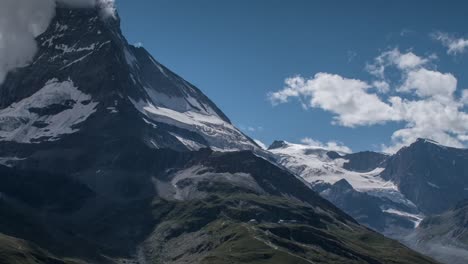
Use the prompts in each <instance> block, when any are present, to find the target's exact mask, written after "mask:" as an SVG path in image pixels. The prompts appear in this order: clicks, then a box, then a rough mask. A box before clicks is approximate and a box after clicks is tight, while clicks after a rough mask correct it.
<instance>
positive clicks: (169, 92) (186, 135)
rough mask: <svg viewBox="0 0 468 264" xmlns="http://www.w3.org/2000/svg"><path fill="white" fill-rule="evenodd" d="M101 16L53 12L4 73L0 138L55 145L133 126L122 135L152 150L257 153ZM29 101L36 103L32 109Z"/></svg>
mask: <svg viewBox="0 0 468 264" xmlns="http://www.w3.org/2000/svg"><path fill="white" fill-rule="evenodd" d="M100 12H101V11H100V10H99V8H65V7H63V6H59V7H58V8H57V12H56V16H55V17H54V19H53V20H52V22H51V23H50V26H49V28H48V29H47V30H46V31H45V32H44V33H43V34H41V35H40V36H38V37H37V42H38V46H39V51H38V52H37V54H36V56H35V58H34V60H33V62H32V63H31V64H30V65H28V66H26V67H23V68H20V69H18V70H16V71H14V72H11V73H9V74H8V76H7V78H6V80H5V82H4V83H3V84H2V85H1V86H0V109H3V110H1V111H0V141H12V142H17V143H41V142H50V141H57V140H59V139H60V138H62V136H65V135H68V134H73V133H77V132H85V131H87V130H88V129H94V130H95V129H98V128H99V129H103V128H102V127H101V126H102V125H103V124H106V123H107V122H109V126H114V127H115V126H121V125H124V124H126V125H128V124H129V123H132V124H133V128H134V129H133V131H132V132H128V133H129V134H128V135H127V136H130V135H131V136H132V137H139V138H141V139H142V140H143V141H145V142H146V143H147V144H148V145H150V146H152V147H155V148H173V149H178V150H180V149H186V150H198V149H200V148H207V147H209V148H212V149H215V150H220V151H231V150H247V149H249V150H254V149H257V148H258V146H257V145H256V143H255V142H254V141H253V140H251V139H250V138H248V137H247V136H245V135H244V134H243V133H242V132H241V131H240V130H239V129H237V128H236V127H235V126H234V125H232V123H231V121H230V120H229V118H228V117H227V116H226V115H225V114H224V113H223V112H222V111H221V110H220V109H219V108H218V107H217V106H216V105H215V104H214V103H213V102H212V101H211V100H210V99H209V98H208V97H206V96H205V95H204V94H203V93H202V92H201V91H200V90H199V89H198V88H197V87H195V86H193V85H192V84H190V83H189V82H187V81H186V80H184V79H183V78H181V77H180V76H178V75H176V74H175V73H173V72H172V71H170V70H169V69H167V68H166V67H164V66H163V65H161V64H160V63H159V62H157V61H156V60H155V59H154V58H153V57H152V56H151V55H150V54H149V53H148V52H147V51H146V50H145V49H144V48H142V47H135V46H132V45H129V44H128V42H127V40H126V39H125V38H124V36H123V35H122V32H121V30H120V20H119V18H118V15H117V14H116V18H115V19H101V17H100ZM51 87H53V88H51ZM64 87H66V88H64ZM30 101H34V102H37V105H35V106H34V109H32V108H31V107H29V104H28V102H30ZM77 108H78V109H80V111H77V110H76V109H77ZM51 109H53V110H51ZM78 112H79V113H80V114H79V117H77V118H71V117H70V115H71V113H78ZM70 120H74V121H73V122H71V121H70ZM104 120H106V122H104ZM135 120H138V121H135ZM100 121H101V122H100ZM134 123H135V124H134ZM93 124H96V125H93ZM110 124H112V125H110ZM91 127H92V128H91ZM90 134H91V131H90ZM31 135H34V136H31Z"/></svg>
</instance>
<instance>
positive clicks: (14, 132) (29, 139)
mask: <svg viewBox="0 0 468 264" xmlns="http://www.w3.org/2000/svg"><path fill="white" fill-rule="evenodd" d="M91 99H92V98H91V96H90V95H87V94H84V93H83V92H81V91H80V90H78V88H77V87H75V85H74V83H73V82H72V81H71V80H67V81H64V82H59V81H58V80H57V79H52V80H49V81H48V82H47V83H46V84H45V86H44V87H43V88H41V89H40V90H39V91H37V92H36V93H35V94H33V95H32V96H30V97H28V98H25V99H23V100H21V101H19V102H17V103H14V104H12V105H10V106H9V107H7V108H5V109H2V110H0V141H14V142H20V143H38V142H40V141H55V140H58V139H59V137H60V136H61V135H64V134H71V133H74V132H76V131H78V129H77V128H75V127H74V126H76V125H77V124H80V123H82V122H83V121H85V120H86V119H87V118H88V117H89V116H90V115H91V114H93V113H94V112H95V111H96V109H95V108H96V106H97V103H96V102H92V101H91ZM88 101H89V103H86V104H85V103H82V102H88Z"/></svg>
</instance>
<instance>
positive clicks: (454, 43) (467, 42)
mask: <svg viewBox="0 0 468 264" xmlns="http://www.w3.org/2000/svg"><path fill="white" fill-rule="evenodd" d="M431 36H432V38H433V39H435V40H437V41H440V42H441V43H442V45H444V46H445V47H446V48H447V54H450V55H457V54H460V53H464V52H465V51H466V50H467V49H468V39H464V38H455V37H453V36H450V35H449V34H447V33H444V32H435V33H433V34H431Z"/></svg>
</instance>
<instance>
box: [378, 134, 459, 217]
mask: <svg viewBox="0 0 468 264" xmlns="http://www.w3.org/2000/svg"><path fill="white" fill-rule="evenodd" d="M381 176H382V178H384V179H387V180H391V181H392V182H394V183H395V184H397V185H398V187H399V189H400V191H401V192H402V193H403V194H404V195H405V196H406V197H408V199H410V200H411V201H413V202H414V203H415V204H416V205H417V206H418V207H419V208H420V209H421V210H422V211H423V212H424V213H426V214H437V213H442V212H444V211H446V210H448V209H449V208H451V207H452V206H454V205H455V204H456V203H458V202H460V201H462V200H464V199H468V150H467V149H456V148H450V147H445V146H441V145H439V144H437V143H436V142H433V141H430V140H426V139H419V140H418V141H416V142H415V143H414V144H412V145H411V146H409V147H406V148H403V149H401V150H400V151H399V152H398V153H396V154H395V155H393V156H392V157H391V158H389V159H388V160H387V165H386V167H385V170H384V171H383V172H382V174H381Z"/></svg>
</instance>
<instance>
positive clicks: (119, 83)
mask: <svg viewBox="0 0 468 264" xmlns="http://www.w3.org/2000/svg"><path fill="white" fill-rule="evenodd" d="M119 23H120V22H119V19H118V18H116V19H109V20H102V19H101V18H100V16H99V11H98V10H97V9H68V8H63V7H59V8H58V9H57V14H56V17H55V18H54V20H53V21H52V23H51V24H50V26H49V28H48V29H47V31H46V32H44V33H43V34H42V35H40V36H39V37H38V38H37V41H38V43H39V51H38V53H37V54H36V56H35V58H34V60H33V62H32V63H31V64H30V65H28V66H25V67H23V68H20V69H17V70H15V71H14V72H11V73H9V74H8V76H7V78H6V80H5V82H4V83H3V84H2V85H1V86H0V109H1V110H0V161H1V164H2V165H0V215H1V217H0V234H1V235H0V263H39V264H46V263H47V264H49V263H106V264H107V263H113V264H123V263H126V264H128V263H133V264H137V263H138V264H145V263H174V264H175V263H435V262H434V261H433V260H431V259H429V258H427V257H425V256H423V255H420V254H418V253H416V252H414V251H412V250H410V249H408V248H407V247H405V246H403V245H402V244H399V243H398V242H396V241H393V240H390V239H388V238H386V237H384V236H382V235H380V234H378V233H376V232H374V231H371V230H369V229H367V228H366V227H364V226H362V225H360V224H358V223H357V222H356V221H355V220H354V219H353V218H351V217H350V216H349V215H347V214H345V213H344V212H342V211H341V210H340V209H338V208H337V207H335V206H334V205H333V204H332V203H330V202H329V201H327V200H325V199H323V198H322V197H320V196H319V195H318V194H317V193H315V192H314V191H313V190H312V189H311V188H309V187H308V186H307V185H306V184H305V183H304V181H302V180H301V179H299V178H298V177H296V175H293V174H291V173H290V172H288V171H287V170H285V169H284V168H283V167H282V166H279V165H277V164H274V163H272V162H271V161H269V160H268V159H266V158H264V157H262V156H259V153H260V152H259V150H258V147H257V145H256V144H255V143H254V142H253V141H252V140H251V139H250V138H248V137H247V136H245V135H243V134H242V133H241V132H240V131H239V130H238V129H237V128H235V127H234V126H233V125H232V124H231V122H230V121H229V119H228V118H227V117H226V116H225V115H224V114H223V113H222V112H221V110H220V109H219V108H218V107H216V105H215V104H214V103H213V102H211V101H210V100H209V99H208V98H207V97H206V96H205V95H203V93H202V92H201V91H200V90H199V89H197V88H196V87H194V86H193V85H191V84H190V83H188V82H187V81H185V80H183V79H182V78H181V77H179V76H177V75H176V74H174V73H172V72H171V71H170V70H169V69H167V68H165V67H164V66H163V65H161V64H159V63H158V62H157V61H156V60H154V58H153V57H151V56H150V55H149V54H148V53H147V52H146V51H145V50H144V49H143V48H136V47H133V46H131V45H129V44H128V43H127V41H126V40H125V38H124V37H123V36H122V34H121V31H120V28H119Z"/></svg>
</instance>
